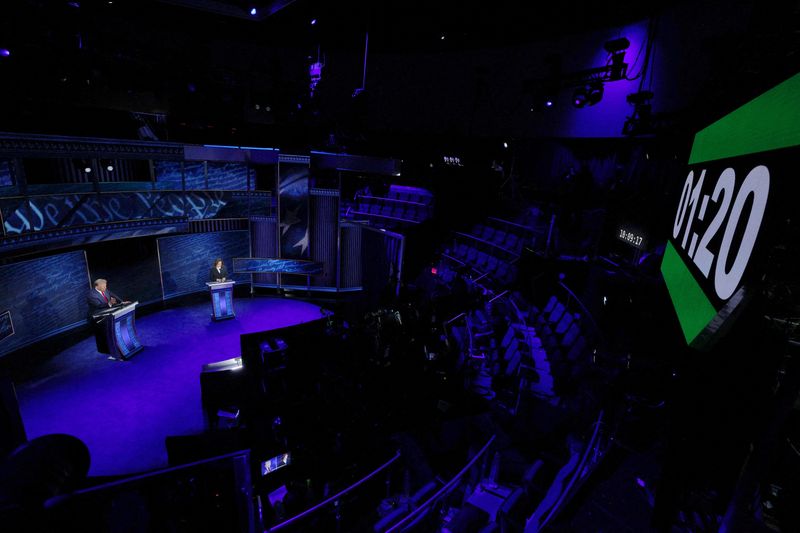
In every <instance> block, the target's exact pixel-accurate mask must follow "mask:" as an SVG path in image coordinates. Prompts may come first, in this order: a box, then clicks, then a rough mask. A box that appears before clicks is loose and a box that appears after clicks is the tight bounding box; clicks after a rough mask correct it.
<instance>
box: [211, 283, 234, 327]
mask: <svg viewBox="0 0 800 533" xmlns="http://www.w3.org/2000/svg"><path fill="white" fill-rule="evenodd" d="M235 284H236V282H235V281H216V282H211V281H209V282H206V285H208V290H209V291H210V292H211V310H212V315H211V318H213V319H214V320H225V319H227V318H236V313H234V312H233V286H234V285H235Z"/></svg>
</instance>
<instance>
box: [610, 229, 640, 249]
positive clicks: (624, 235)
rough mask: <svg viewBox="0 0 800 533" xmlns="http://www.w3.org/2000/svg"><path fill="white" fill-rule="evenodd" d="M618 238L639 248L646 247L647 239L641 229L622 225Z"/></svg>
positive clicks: (618, 231)
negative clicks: (637, 229)
mask: <svg viewBox="0 0 800 533" xmlns="http://www.w3.org/2000/svg"><path fill="white" fill-rule="evenodd" d="M617 239H619V240H621V241H622V242H625V243H627V244H630V245H631V246H633V247H635V248H639V249H644V247H645V244H646V242H647V239H646V238H645V236H644V235H643V234H642V232H641V231H636V230H632V229H630V228H627V227H621V228H619V229H618V230H617Z"/></svg>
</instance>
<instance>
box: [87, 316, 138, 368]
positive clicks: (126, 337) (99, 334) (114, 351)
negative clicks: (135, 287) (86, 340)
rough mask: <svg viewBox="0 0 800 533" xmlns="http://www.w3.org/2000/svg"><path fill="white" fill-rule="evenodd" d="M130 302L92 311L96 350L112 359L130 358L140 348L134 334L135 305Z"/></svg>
mask: <svg viewBox="0 0 800 533" xmlns="http://www.w3.org/2000/svg"><path fill="white" fill-rule="evenodd" d="M138 303H139V302H131V303H129V304H125V305H118V306H114V307H110V308H108V309H104V310H102V311H100V312H97V313H94V314H93V315H92V319H93V321H94V338H95V342H96V343H97V351H98V352H100V353H107V354H109V355H111V357H113V358H114V359H130V357H131V356H133V354H135V353H137V352H139V351H140V350H141V349H142V344H141V343H140V342H139V337H138V336H137V334H136V320H135V319H136V313H135V311H136V305H137V304H138Z"/></svg>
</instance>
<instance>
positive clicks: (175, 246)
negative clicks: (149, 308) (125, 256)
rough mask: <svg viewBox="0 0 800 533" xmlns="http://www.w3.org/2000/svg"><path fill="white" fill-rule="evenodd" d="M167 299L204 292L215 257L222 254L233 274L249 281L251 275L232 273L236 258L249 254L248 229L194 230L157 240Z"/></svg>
mask: <svg viewBox="0 0 800 533" xmlns="http://www.w3.org/2000/svg"><path fill="white" fill-rule="evenodd" d="M158 254H159V258H160V262H161V280H162V283H163V286H164V298H172V297H175V296H180V295H182V294H188V293H191V292H197V291H204V290H207V288H206V285H205V283H206V281H208V271H209V269H210V268H211V264H212V262H213V261H214V258H216V257H221V258H222V260H223V261H224V262H225V265H226V267H227V268H228V273H229V274H230V277H231V278H232V279H234V280H236V281H237V282H240V283H249V282H250V275H249V274H233V258H234V257H250V232H249V231H221V232H217V233H194V234H191V235H177V236H175V237H162V238H161V239H158Z"/></svg>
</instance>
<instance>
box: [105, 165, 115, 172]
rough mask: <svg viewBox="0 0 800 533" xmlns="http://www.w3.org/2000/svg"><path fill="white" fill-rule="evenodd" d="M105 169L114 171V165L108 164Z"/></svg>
mask: <svg viewBox="0 0 800 533" xmlns="http://www.w3.org/2000/svg"><path fill="white" fill-rule="evenodd" d="M106 170H107V171H109V172H114V165H108V166H107V167H106Z"/></svg>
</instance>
